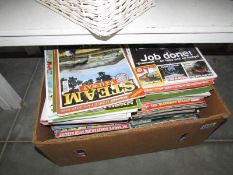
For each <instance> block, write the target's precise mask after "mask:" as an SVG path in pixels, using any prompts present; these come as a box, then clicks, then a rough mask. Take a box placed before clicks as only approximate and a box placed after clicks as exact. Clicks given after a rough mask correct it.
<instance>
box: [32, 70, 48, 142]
mask: <svg viewBox="0 0 233 175" xmlns="http://www.w3.org/2000/svg"><path fill="white" fill-rule="evenodd" d="M44 81H45V76H44V74H43V76H42V78H41V80H40V92H39V99H38V100H39V104H38V106H37V112H36V115H35V118H36V119H35V124H34V130H33V135H32V143H33V144H34V145H37V144H38V143H40V142H38V139H37V123H38V122H40V121H39V120H40V117H39V115H40V110H41V101H42V100H43V99H42V92H43V86H44Z"/></svg>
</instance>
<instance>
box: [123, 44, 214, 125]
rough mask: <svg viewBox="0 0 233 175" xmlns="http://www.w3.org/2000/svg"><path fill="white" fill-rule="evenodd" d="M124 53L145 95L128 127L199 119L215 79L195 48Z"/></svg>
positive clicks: (136, 49)
mask: <svg viewBox="0 0 233 175" xmlns="http://www.w3.org/2000/svg"><path fill="white" fill-rule="evenodd" d="M126 51H127V54H128V57H129V59H130V63H131V65H132V67H133V69H134V71H135V73H136V75H137V78H138V79H139V83H140V84H141V85H142V88H143V89H144V92H145V97H144V98H141V104H142V108H141V110H140V111H138V112H137V113H135V114H134V115H132V117H131V118H132V120H131V122H130V123H131V126H133V127H141V126H145V125H151V124H155V123H163V122H167V121H177V120H187V119H196V118H197V117H198V113H199V109H201V108H203V107H206V102H205V97H208V96H210V95H211V94H210V90H212V89H213V88H214V87H213V85H214V79H215V78H216V77H217V75H216V73H215V72H214V71H213V70H212V68H211V67H210V65H209V64H208V62H207V61H206V59H205V58H204V57H203V55H202V54H201V52H200V51H199V50H198V48H196V47H194V46H193V45H182V47H181V46H180V45H179V46H174V45H168V46H166V47H164V46H161V45H150V46H146V47H145V46H142V47H140V46H137V47H135V46H128V47H126Z"/></svg>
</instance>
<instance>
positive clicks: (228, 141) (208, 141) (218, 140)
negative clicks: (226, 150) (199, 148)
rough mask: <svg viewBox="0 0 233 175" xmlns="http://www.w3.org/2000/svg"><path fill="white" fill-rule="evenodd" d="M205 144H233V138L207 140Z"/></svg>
mask: <svg viewBox="0 0 233 175" xmlns="http://www.w3.org/2000/svg"><path fill="white" fill-rule="evenodd" d="M204 143H233V138H230V139H207V140H205V141H204Z"/></svg>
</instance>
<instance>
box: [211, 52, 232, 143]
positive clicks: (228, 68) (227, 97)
mask: <svg viewBox="0 0 233 175" xmlns="http://www.w3.org/2000/svg"><path fill="white" fill-rule="evenodd" d="M207 60H208V62H209V63H210V64H211V66H212V67H213V69H214V70H215V72H216V73H217V74H218V78H217V80H216V86H217V89H218V90H219V92H220V94H221V96H222V97H223V99H224V101H225V103H226V104H227V106H228V108H229V109H230V111H232V113H233V56H208V57H207ZM232 126H233V115H232V114H231V116H230V118H229V120H228V121H227V122H226V123H225V124H224V125H222V126H221V127H220V128H219V129H218V130H217V131H215V133H213V134H212V135H211V137H210V138H212V139H213V138H217V139H221V138H222V139H223V138H233V129H232Z"/></svg>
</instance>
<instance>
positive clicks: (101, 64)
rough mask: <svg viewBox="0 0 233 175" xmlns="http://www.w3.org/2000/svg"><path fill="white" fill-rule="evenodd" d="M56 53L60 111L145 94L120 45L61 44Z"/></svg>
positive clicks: (90, 106)
mask: <svg viewBox="0 0 233 175" xmlns="http://www.w3.org/2000/svg"><path fill="white" fill-rule="evenodd" d="M54 55H55V57H54V63H55V72H56V83H57V87H56V96H57V114H58V115H64V114H71V113H77V112H81V111H86V110H90V109H96V108H100V107H104V106H107V105H111V104H116V103H120V102H125V101H128V100H130V99H136V98H140V97H142V96H144V91H143V89H142V88H141V86H140V84H139V83H138V80H137V78H135V74H134V72H133V71H132V69H131V67H130V65H129V62H128V58H127V57H126V56H125V54H124V51H123V49H121V48H117V47H116V48H111V47H99V48H96V47H92V48H90V47H89V48H74V49H70V48H60V49H56V50H54Z"/></svg>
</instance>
